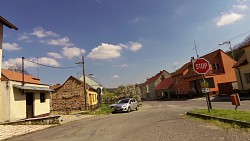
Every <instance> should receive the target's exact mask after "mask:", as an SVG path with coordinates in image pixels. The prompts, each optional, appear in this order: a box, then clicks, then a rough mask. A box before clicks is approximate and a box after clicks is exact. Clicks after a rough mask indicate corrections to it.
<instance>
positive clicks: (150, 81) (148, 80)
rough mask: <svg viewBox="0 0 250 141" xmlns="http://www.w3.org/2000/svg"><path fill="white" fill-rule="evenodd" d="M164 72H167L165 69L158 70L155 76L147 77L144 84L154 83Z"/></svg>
mask: <svg viewBox="0 0 250 141" xmlns="http://www.w3.org/2000/svg"><path fill="white" fill-rule="evenodd" d="M164 72H167V71H165V70H163V71H160V72H159V73H157V74H156V75H155V76H153V77H151V78H148V79H147V81H146V82H145V83H144V84H151V83H154V82H155V81H156V80H157V79H158V78H159V77H160V76H161V75H162V74H163V73H164Z"/></svg>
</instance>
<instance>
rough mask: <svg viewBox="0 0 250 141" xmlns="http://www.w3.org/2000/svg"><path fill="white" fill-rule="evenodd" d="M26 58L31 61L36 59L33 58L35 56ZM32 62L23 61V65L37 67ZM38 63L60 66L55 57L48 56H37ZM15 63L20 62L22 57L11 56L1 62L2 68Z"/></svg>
mask: <svg viewBox="0 0 250 141" xmlns="http://www.w3.org/2000/svg"><path fill="white" fill-rule="evenodd" d="M27 60H31V61H32V62H37V59H35V58H30V59H27ZM32 62H30V61H24V67H25V68H29V67H30V68H34V67H37V64H36V63H32ZM38 63H39V64H43V65H49V66H54V67H59V66H60V64H59V63H58V62H57V61H56V60H55V59H52V58H48V57H41V58H38ZM15 64H22V58H11V59H9V60H7V61H4V62H3V68H6V69H7V68H8V67H10V66H14V65H15Z"/></svg>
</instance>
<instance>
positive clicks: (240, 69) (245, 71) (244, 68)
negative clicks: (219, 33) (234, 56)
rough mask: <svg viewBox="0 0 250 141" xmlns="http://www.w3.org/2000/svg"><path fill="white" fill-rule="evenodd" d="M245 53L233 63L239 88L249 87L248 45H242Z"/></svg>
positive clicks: (249, 59)
mask: <svg viewBox="0 0 250 141" xmlns="http://www.w3.org/2000/svg"><path fill="white" fill-rule="evenodd" d="M243 49H244V50H245V54H244V55H243V56H242V57H241V58H240V59H239V61H238V62H237V63H236V64H235V65H234V68H235V73H236V77H237V81H238V86H239V90H249V89H250V63H249V62H250V46H246V47H243Z"/></svg>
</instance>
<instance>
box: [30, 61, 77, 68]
mask: <svg viewBox="0 0 250 141" xmlns="http://www.w3.org/2000/svg"><path fill="white" fill-rule="evenodd" d="M25 61H28V62H31V63H34V64H37V65H40V66H44V67H49V68H54V69H72V68H76V67H79V66H73V67H55V66H49V65H44V64H40V63H38V62H34V61H31V60H28V59H25Z"/></svg>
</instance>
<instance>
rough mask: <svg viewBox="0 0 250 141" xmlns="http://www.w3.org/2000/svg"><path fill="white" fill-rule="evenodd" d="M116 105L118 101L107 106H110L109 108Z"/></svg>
mask: <svg viewBox="0 0 250 141" xmlns="http://www.w3.org/2000/svg"><path fill="white" fill-rule="evenodd" d="M115 105H116V103H114V104H110V105H108V106H107V107H108V108H114V107H115Z"/></svg>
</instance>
